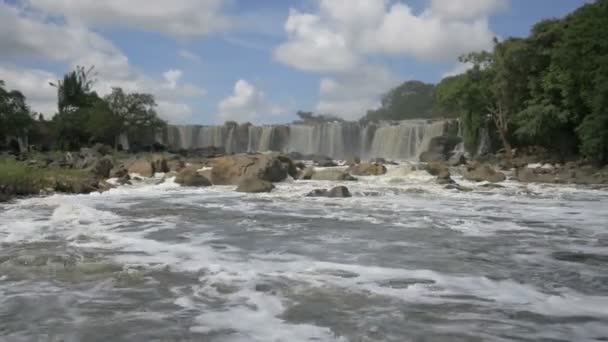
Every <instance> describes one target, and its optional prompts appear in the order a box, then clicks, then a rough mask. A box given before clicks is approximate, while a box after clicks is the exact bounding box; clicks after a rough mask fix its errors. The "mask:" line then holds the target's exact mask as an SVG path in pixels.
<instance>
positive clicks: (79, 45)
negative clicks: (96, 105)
mask: <svg viewBox="0 0 608 342" xmlns="http://www.w3.org/2000/svg"><path fill="white" fill-rule="evenodd" d="M0 46H2V49H0V57H3V58H6V59H10V58H12V59H31V60H41V61H48V60H53V61H57V62H62V63H65V65H66V68H67V69H68V70H69V69H73V68H74V67H75V66H76V65H84V66H90V65H93V66H95V71H96V73H97V76H96V78H97V82H96V83H95V86H94V87H95V90H96V91H97V92H98V93H99V94H100V95H105V94H108V93H110V92H111V90H112V87H121V88H123V89H124V90H125V91H129V92H136V91H137V92H149V93H152V94H154V95H155V96H156V97H157V100H158V102H159V103H161V102H162V103H165V104H166V105H165V106H164V109H165V110H159V113H160V114H161V115H162V116H163V117H164V118H165V119H167V120H169V121H172V122H173V121H177V120H179V121H181V120H182V119H183V118H184V115H185V114H184V113H186V112H188V111H186V110H184V106H187V105H186V104H183V103H181V102H182V100H183V99H185V98H189V97H199V96H203V95H204V94H205V90H204V89H202V88H200V87H198V86H195V85H192V84H187V83H185V84H184V83H181V82H180V79H181V77H182V72H181V71H180V70H169V71H167V72H166V73H165V74H164V75H163V78H162V79H161V80H159V79H158V78H156V77H150V76H148V75H145V74H142V73H141V72H138V71H136V70H134V69H133V68H132V66H131V65H130V64H129V59H128V58H127V56H125V55H124V54H123V53H122V51H120V49H118V48H117V47H116V46H115V45H114V44H113V43H112V42H110V41H108V40H107V39H105V38H104V37H102V36H101V35H99V34H97V33H95V32H93V31H90V30H89V29H87V28H86V27H84V26H81V25H80V24H76V23H71V22H67V23H63V24H58V23H55V22H50V21H48V20H44V18H43V17H41V16H35V15H33V14H32V12H28V11H27V10H23V8H18V7H14V6H10V5H8V4H6V3H0ZM0 67H2V68H3V69H4V70H5V71H4V72H3V73H2V74H3V75H2V77H3V78H4V79H5V80H6V81H7V83H8V84H11V83H13V84H18V83H19V82H21V86H14V87H15V88H18V89H20V90H22V92H23V93H24V95H26V97H28V99H30V100H31V101H32V108H34V109H35V110H39V111H41V112H42V113H44V114H46V115H47V116H50V115H52V114H54V113H55V112H56V109H55V108H56V105H53V106H51V105H50V103H51V102H50V101H51V96H50V94H51V92H50V89H48V78H49V77H53V81H56V80H57V79H58V76H59V75H54V74H53V73H50V72H47V71H43V70H38V69H28V68H18V67H15V66H14V65H8V64H2V65H0ZM21 75H25V76H21ZM21 77H23V78H24V79H26V80H29V81H28V82H25V81H20V78H21ZM43 81H44V82H43ZM31 84H42V85H41V86H40V87H39V88H38V87H32V86H28V85H31ZM53 94H54V91H53ZM54 95H55V94H54ZM174 110H175V111H174ZM190 112H191V110H190Z"/></svg>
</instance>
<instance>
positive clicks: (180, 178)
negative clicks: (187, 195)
mask: <svg viewBox="0 0 608 342" xmlns="http://www.w3.org/2000/svg"><path fill="white" fill-rule="evenodd" d="M175 183H177V184H179V185H181V186H198V187H203V186H211V185H212V184H211V181H209V179H207V178H205V177H204V176H202V175H200V174H199V173H198V172H197V171H196V169H194V168H185V169H182V170H181V171H179V172H178V173H177V175H176V176H175Z"/></svg>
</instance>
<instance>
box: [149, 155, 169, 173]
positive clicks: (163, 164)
mask: <svg viewBox="0 0 608 342" xmlns="http://www.w3.org/2000/svg"><path fill="white" fill-rule="evenodd" d="M151 159H152V160H151V162H152V169H154V172H155V173H167V172H169V171H170V170H169V165H168V164H167V159H166V158H165V157H164V156H163V155H162V154H155V155H152V158H151Z"/></svg>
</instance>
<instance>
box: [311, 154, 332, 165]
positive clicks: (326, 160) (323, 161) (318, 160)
mask: <svg viewBox="0 0 608 342" xmlns="http://www.w3.org/2000/svg"><path fill="white" fill-rule="evenodd" d="M312 161H313V163H314V164H315V165H316V166H319V167H334V166H338V164H336V162H334V161H333V159H331V158H330V157H327V156H313V159H312Z"/></svg>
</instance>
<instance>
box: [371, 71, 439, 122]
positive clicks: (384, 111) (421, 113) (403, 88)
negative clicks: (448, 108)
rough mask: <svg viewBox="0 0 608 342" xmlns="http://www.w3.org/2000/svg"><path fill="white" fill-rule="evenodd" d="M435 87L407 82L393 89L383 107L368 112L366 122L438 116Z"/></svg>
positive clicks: (382, 103) (385, 98) (383, 101)
mask: <svg viewBox="0 0 608 342" xmlns="http://www.w3.org/2000/svg"><path fill="white" fill-rule="evenodd" d="M437 114H439V113H437V112H436V111H435V86H434V85H433V84H428V83H424V82H421V81H406V82H404V83H403V84H401V85H400V86H398V87H396V88H394V89H391V90H390V91H389V92H388V93H386V94H385V95H384V96H383V97H382V100H381V107H380V108H379V109H377V110H370V111H368V113H367V115H366V116H365V118H364V120H365V121H378V120H405V119H421V118H431V117H434V116H437Z"/></svg>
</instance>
